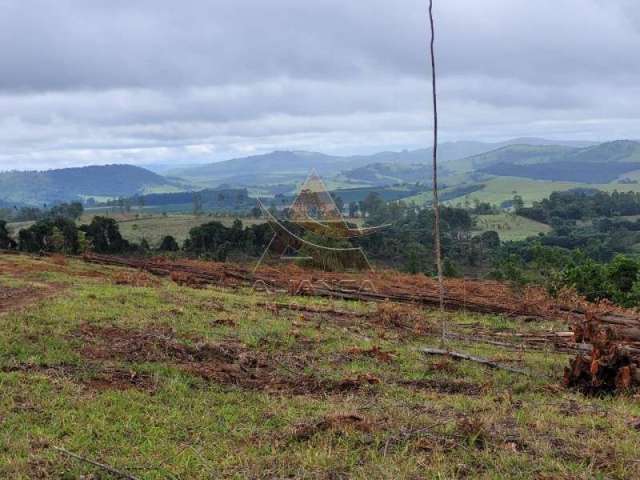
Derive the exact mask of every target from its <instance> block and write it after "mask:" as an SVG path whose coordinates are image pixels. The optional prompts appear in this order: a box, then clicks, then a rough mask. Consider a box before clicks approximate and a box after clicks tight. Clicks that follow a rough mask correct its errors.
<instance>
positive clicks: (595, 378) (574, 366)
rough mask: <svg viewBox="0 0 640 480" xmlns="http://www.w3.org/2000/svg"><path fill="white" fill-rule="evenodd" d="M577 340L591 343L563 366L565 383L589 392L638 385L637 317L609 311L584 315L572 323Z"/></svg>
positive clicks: (639, 330) (639, 342)
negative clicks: (588, 347) (583, 352)
mask: <svg viewBox="0 0 640 480" xmlns="http://www.w3.org/2000/svg"><path fill="white" fill-rule="evenodd" d="M573 330H574V333H575V336H576V341H578V342H585V343H589V344H591V346H592V349H591V352H590V353H588V354H580V355H577V356H576V357H575V358H574V359H573V360H572V361H571V364H570V365H569V367H567V368H565V373H564V383H565V385H566V386H567V387H570V388H575V389H577V390H580V391H583V392H584V393H588V394H599V393H613V392H620V391H627V390H629V389H631V388H635V387H638V386H640V317H639V316H638V315H622V314H619V313H609V314H601V315H585V317H584V320H583V321H582V322H578V323H576V325H575V326H574V329H573Z"/></svg>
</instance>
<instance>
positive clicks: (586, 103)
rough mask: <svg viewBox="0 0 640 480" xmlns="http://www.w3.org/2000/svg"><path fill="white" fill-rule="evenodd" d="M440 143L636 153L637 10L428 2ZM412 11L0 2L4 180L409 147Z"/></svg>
mask: <svg viewBox="0 0 640 480" xmlns="http://www.w3.org/2000/svg"><path fill="white" fill-rule="evenodd" d="M435 2H436V15H437V29H438V40H437V48H438V51H437V53H438V65H439V79H440V93H439V98H440V102H441V118H442V129H443V131H442V135H443V138H444V139H445V140H447V139H448V140H456V139H477V140H496V139H504V138H508V137H512V136H545V137H556V138H572V139H594V140H606V139H613V138H640V113H639V112H640V62H637V61H636V60H635V57H636V55H637V52H638V51H640V13H638V9H637V6H636V5H635V1H634V0H540V1H538V2H531V1H530V0H485V1H477V0H446V1H444V0H435ZM426 3H427V2H426V0H421V1H418V0H397V1H394V2H389V1H388V0H353V1H349V2H345V1H344V0H340V1H339V0H315V1H313V2H301V1H299V0H272V1H270V2H264V1H262V0H216V1H211V0H186V1H184V2H175V1H173V0H136V1H135V2H132V1H130V0H93V1H91V2H86V1H83V0H57V1H56V2H51V1H49V0H31V1H29V2H17V1H15V0H0V62H1V63H0V64H1V65H2V66H3V69H2V70H3V75H2V76H0V170H1V169H9V168H48V167H59V166H69V165H80V164H89V163H112V162H131V163H138V164H146V163H162V162H174V163H192V162H201V161H215V160H219V159H223V158H228V157H230V156H234V155H244V154H247V153H254V152H262V151H268V150H270V149H274V148H295V149H312V150H319V151H324V152H329V153H354V152H365V151H375V150H378V149H381V148H404V147H417V146H422V145H425V144H427V143H428V139H429V135H428V129H429V127H430V119H429V114H430V104H429V88H430V87H429V84H428V79H429V78H428V74H429V67H428V63H427V57H426V55H427V51H426V44H427V23H426V14H427V12H426Z"/></svg>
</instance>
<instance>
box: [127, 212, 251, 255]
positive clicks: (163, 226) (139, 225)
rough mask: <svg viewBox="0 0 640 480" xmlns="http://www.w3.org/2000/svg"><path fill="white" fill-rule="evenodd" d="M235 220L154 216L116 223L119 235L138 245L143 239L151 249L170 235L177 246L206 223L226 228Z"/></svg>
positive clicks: (244, 223) (185, 216)
mask: <svg viewBox="0 0 640 480" xmlns="http://www.w3.org/2000/svg"><path fill="white" fill-rule="evenodd" d="M234 220H235V217H227V216H225V217H210V216H208V215H200V216H196V215H189V214H184V215H166V216H164V215H154V216H151V217H140V218H137V219H136V218H135V217H133V218H121V219H119V221H118V225H119V226H120V233H122V236H123V237H124V238H126V239H127V240H129V241H132V242H136V243H140V241H141V240H142V239H143V238H146V239H147V241H148V242H149V244H150V245H151V246H152V247H155V246H157V245H158V244H159V243H160V242H161V241H162V239H163V238H164V237H165V235H172V236H173V237H174V238H175V239H176V240H177V241H178V243H179V244H182V242H184V240H185V239H186V238H187V237H188V236H189V231H190V230H191V229H192V228H194V227H197V226H199V225H202V224H203V223H208V222H213V221H216V222H221V223H222V224H224V225H226V226H231V225H232V224H233V222H234ZM240 220H241V221H242V224H243V225H245V226H247V225H253V224H256V223H262V222H263V220H256V219H254V218H242V219H240Z"/></svg>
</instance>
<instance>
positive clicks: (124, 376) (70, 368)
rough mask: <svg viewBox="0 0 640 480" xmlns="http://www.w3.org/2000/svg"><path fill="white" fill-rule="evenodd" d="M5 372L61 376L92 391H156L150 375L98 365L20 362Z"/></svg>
mask: <svg viewBox="0 0 640 480" xmlns="http://www.w3.org/2000/svg"><path fill="white" fill-rule="evenodd" d="M0 371H2V372H3V373H13V372H20V373H24V374H39V375H44V376H47V377H50V378H61V379H66V380H70V381H72V382H74V383H77V384H79V385H83V386H84V387H86V388H87V389H89V390H90V391H97V392H100V391H104V390H120V391H124V390H129V389H137V390H143V391H146V392H154V391H155V390H156V384H155V382H154V380H153V378H152V377H151V376H150V375H147V374H144V373H139V372H135V371H133V370H124V369H118V368H104V369H100V368H98V367H96V366H91V367H84V368H83V367H79V366H76V365H67V364H60V365H33V364H19V365H17V366H14V367H4V368H1V369H0Z"/></svg>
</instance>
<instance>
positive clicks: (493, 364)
mask: <svg viewBox="0 0 640 480" xmlns="http://www.w3.org/2000/svg"><path fill="white" fill-rule="evenodd" d="M420 352H422V353H423V354H425V355H444V356H445V357H451V358H455V359H458V360H469V361H471V362H476V363H480V364H482V365H486V366H487V367H490V368H496V369H499V370H506V371H507V372H511V373H519V374H520V375H530V374H529V372H527V371H526V370H521V369H519V368H513V367H508V366H506V365H502V364H500V363H496V362H492V361H491V360H487V359H486V358H481V357H474V356H473V355H468V354H466V353H458V352H453V351H450V350H442V349H440V348H422V349H420Z"/></svg>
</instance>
